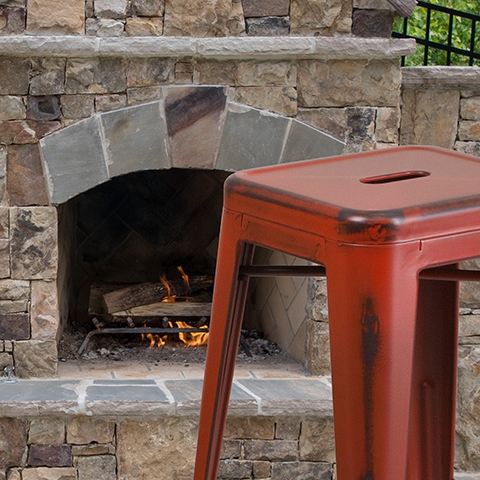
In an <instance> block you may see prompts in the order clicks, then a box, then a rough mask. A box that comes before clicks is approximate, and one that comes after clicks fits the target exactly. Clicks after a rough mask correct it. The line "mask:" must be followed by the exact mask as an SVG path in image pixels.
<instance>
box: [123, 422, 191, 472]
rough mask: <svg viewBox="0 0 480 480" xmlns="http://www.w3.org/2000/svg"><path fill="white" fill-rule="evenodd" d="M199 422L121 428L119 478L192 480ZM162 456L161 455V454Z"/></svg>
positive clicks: (144, 423)
mask: <svg viewBox="0 0 480 480" xmlns="http://www.w3.org/2000/svg"><path fill="white" fill-rule="evenodd" d="M197 424H198V419H194V418H186V417H176V418H173V417H164V418H152V419H149V420H145V421H141V420H125V421H123V422H121V423H119V425H118V426H117V442H118V443H117V459H118V477H119V478H122V480H138V479H139V478H152V479H153V478H157V477H158V475H159V472H162V473H161V475H162V477H163V478H169V479H170V478H171V479H175V480H191V479H192V476H193V464H194V459H195V449H196V444H197V432H198V429H197ZM159 452H161V454H159Z"/></svg>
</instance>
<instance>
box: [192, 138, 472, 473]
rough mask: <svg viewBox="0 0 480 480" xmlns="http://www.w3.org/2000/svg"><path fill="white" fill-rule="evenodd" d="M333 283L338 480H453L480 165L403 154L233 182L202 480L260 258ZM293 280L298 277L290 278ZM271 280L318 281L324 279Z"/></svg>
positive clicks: (441, 155)
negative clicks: (461, 335)
mask: <svg viewBox="0 0 480 480" xmlns="http://www.w3.org/2000/svg"><path fill="white" fill-rule="evenodd" d="M254 245H262V246H264V247H267V248H271V249H275V250H279V251H282V252H285V253H288V254H291V255H295V256H297V257H301V258H304V259H307V260H311V261H312V262H315V263H317V264H323V265H324V266H325V269H326V274H327V287H328V309H329V322H330V344H331V361H332V384H333V409H334V423H335V442H336V458H337V472H338V479H339V480H405V479H408V480H451V479H453V451H454V450H453V445H454V431H455V393H456V365H457V318H458V280H461V279H469V280H474V279H475V280H477V279H478V273H475V272H464V271H461V270H457V266H456V264H457V263H458V262H459V261H460V260H463V259H467V258H473V257H477V256H480V160H479V159H475V158H474V157H470V156H468V155H463V154H459V153H456V152H452V151H447V150H443V149H438V148H429V147H404V148H402V147H401V148H393V149H389V150H383V151H375V152H368V153H364V154H355V155H349V156H342V157H334V158H330V159H323V160H314V161H307V162H298V163H291V164H283V165H276V166H272V167H266V168H259V169H254V170H249V171H243V172H238V173H236V174H234V175H233V176H231V177H230V178H229V179H228V180H227V182H226V185H225V203H224V212H223V219H222V227H221V236H220V245H219V253H218V263H217V273H216V281H215V291H214V298H213V311H212V317H211V324H210V340H209V348H208V354H207V363H206V369H205V380H204V389H203V399H202V407H201V412H200V426H199V442H198V449H197V460H196V466H195V480H214V479H215V478H216V475H217V470H218V463H219V457H220V451H221V446H222V437H223V430H224V424H225V419H226V414H227V409H228V400H229V395H230V389H231V384H232V378H233V371H234V367H235V357H236V353H237V346H238V341H239V336H240V329H241V322H242V316H243V308H244V302H245V296H246V291H247V284H248V277H249V276H251V275H257V274H258V275H262V274H265V272H264V271H263V272H262V268H261V267H256V266H252V265H251V262H252V254H253V246H254ZM290 268H295V267H290ZM302 268H303V270H301V271H295V270H289V268H287V269H285V268H282V269H280V270H278V271H276V270H275V267H273V268H270V269H269V273H270V274H286V273H288V274H299V275H308V274H311V275H319V274H322V273H323V270H322V267H315V266H313V267H310V269H309V268H305V267H302Z"/></svg>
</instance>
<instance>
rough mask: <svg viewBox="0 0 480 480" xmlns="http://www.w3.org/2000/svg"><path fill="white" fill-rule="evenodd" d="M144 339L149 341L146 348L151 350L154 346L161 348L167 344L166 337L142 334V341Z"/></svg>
mask: <svg viewBox="0 0 480 480" xmlns="http://www.w3.org/2000/svg"><path fill="white" fill-rule="evenodd" d="M145 339H147V340H150V346H149V347H148V348H153V347H155V346H157V347H163V346H164V345H165V343H166V342H167V335H162V336H160V335H156V334H153V333H147V334H145V333H142V340H145Z"/></svg>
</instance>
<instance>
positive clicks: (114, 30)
mask: <svg viewBox="0 0 480 480" xmlns="http://www.w3.org/2000/svg"><path fill="white" fill-rule="evenodd" d="M85 33H86V35H90V36H93V37H123V35H125V20H115V19H113V18H87V20H86V23H85Z"/></svg>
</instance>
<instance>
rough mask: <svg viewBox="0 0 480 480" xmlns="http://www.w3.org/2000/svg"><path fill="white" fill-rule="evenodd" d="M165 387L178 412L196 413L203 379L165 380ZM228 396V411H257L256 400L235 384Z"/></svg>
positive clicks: (252, 412)
mask: <svg viewBox="0 0 480 480" xmlns="http://www.w3.org/2000/svg"><path fill="white" fill-rule="evenodd" d="M165 387H166V388H168V390H169V391H170V393H171V394H172V396H173V398H174V401H175V404H176V405H177V413H178V414H182V415H185V414H198V411H199V407H200V400H201V398H202V387H203V380H201V379H191V380H167V381H166V382H165ZM230 398H231V406H230V407H231V408H230V409H229V412H230V413H231V414H232V413H233V414H235V412H236V413H237V414H239V413H242V414H245V413H250V414H255V413H256V412H257V402H256V400H255V399H254V398H253V397H252V396H251V395H249V394H248V393H246V392H245V391H243V390H242V389H241V388H239V387H238V386H237V385H235V384H233V385H232V393H231V396H230Z"/></svg>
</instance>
